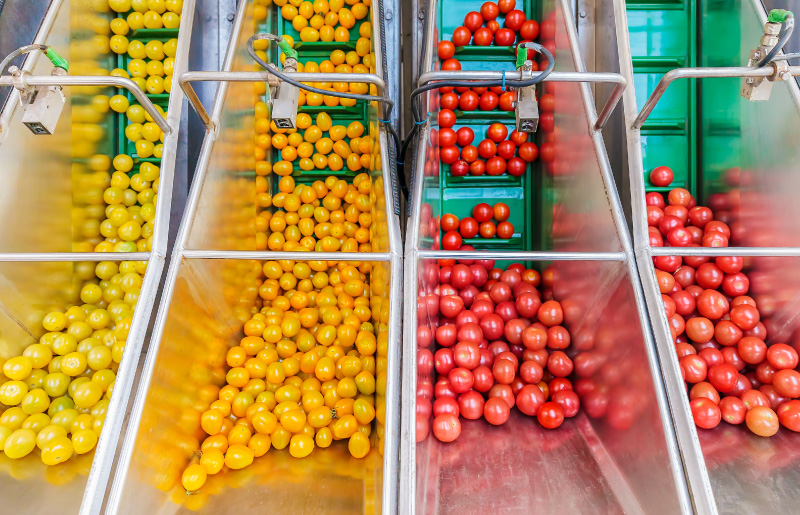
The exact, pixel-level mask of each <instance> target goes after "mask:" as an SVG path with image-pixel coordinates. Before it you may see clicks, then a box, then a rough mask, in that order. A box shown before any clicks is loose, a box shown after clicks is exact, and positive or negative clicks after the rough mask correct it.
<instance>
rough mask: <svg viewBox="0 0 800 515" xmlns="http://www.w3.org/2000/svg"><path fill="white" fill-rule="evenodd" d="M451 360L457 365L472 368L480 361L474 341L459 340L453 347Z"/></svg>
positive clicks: (478, 351)
mask: <svg viewBox="0 0 800 515" xmlns="http://www.w3.org/2000/svg"><path fill="white" fill-rule="evenodd" d="M453 361H454V362H455V364H456V365H457V366H459V367H463V368H465V369H467V370H473V369H475V368H477V367H478V365H479V364H480V361H481V352H480V348H479V347H478V345H477V344H476V343H474V342H461V343H458V344H456V346H455V347H454V348H453Z"/></svg>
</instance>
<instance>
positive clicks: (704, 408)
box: [689, 398, 722, 429]
mask: <svg viewBox="0 0 800 515" xmlns="http://www.w3.org/2000/svg"><path fill="white" fill-rule="evenodd" d="M689 406H690V407H691V410H692V417H693V418H694V423H695V425H697V427H702V428H703V429H713V428H715V427H717V425H719V421H720V420H721V419H722V412H721V411H720V409H719V406H717V405H716V404H715V403H714V402H713V401H711V400H710V399H706V398H698V399H694V400H692V401H691V402H690V403H689Z"/></svg>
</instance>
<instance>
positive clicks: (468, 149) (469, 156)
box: [459, 127, 478, 164]
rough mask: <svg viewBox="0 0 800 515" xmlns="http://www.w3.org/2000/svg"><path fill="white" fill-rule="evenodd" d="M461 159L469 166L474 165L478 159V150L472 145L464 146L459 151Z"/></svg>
mask: <svg viewBox="0 0 800 515" xmlns="http://www.w3.org/2000/svg"><path fill="white" fill-rule="evenodd" d="M462 128H463V127H462ZM459 130H460V129H459ZM461 159H463V160H464V161H466V162H467V163H469V164H472V163H474V162H475V160H476V159H478V148H477V147H476V146H474V145H467V146H465V147H464V148H462V149H461Z"/></svg>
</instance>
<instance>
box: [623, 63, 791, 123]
mask: <svg viewBox="0 0 800 515" xmlns="http://www.w3.org/2000/svg"><path fill="white" fill-rule="evenodd" d="M771 64H772V63H771ZM775 73H776V68H775V67H773V66H764V67H763V68H747V67H739V66H731V67H719V68H676V69H674V70H670V71H668V72H667V73H665V74H664V76H663V77H661V80H660V81H658V84H657V85H656V89H654V90H653V92H652V93H651V94H650V98H648V99H647V102H645V104H644V107H642V110H641V111H640V112H639V115H638V116H637V117H636V119H635V120H634V121H633V125H632V128H633V129H637V130H638V129H641V128H642V125H644V122H645V120H647V117H648V116H650V113H652V112H653V109H654V108H655V107H656V104H658V101H659V100H661V97H662V96H663V95H664V92H665V91H666V90H667V88H669V85H670V84H672V83H673V82H675V81H676V80H678V79H719V78H751V77H752V78H768V77H771V76H773V75H774V74H775ZM782 73H784V74H786V73H788V74H789V76H791V77H797V76H798V75H800V66H788V67H787V68H786V70H785V71H783V72H782ZM785 77H786V76H784V77H782V79H784V80H785Z"/></svg>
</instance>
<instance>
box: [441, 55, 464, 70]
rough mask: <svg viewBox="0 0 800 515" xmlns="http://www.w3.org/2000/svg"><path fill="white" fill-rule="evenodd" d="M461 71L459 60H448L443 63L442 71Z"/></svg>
mask: <svg viewBox="0 0 800 515" xmlns="http://www.w3.org/2000/svg"><path fill="white" fill-rule="evenodd" d="M460 69H461V62H460V61H459V60H458V59H454V58H451V59H448V60H447V61H445V62H443V63H442V70H446V71H457V70H460Z"/></svg>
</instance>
